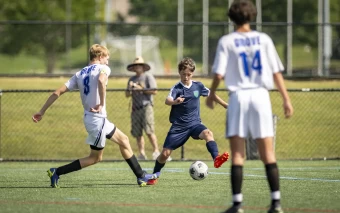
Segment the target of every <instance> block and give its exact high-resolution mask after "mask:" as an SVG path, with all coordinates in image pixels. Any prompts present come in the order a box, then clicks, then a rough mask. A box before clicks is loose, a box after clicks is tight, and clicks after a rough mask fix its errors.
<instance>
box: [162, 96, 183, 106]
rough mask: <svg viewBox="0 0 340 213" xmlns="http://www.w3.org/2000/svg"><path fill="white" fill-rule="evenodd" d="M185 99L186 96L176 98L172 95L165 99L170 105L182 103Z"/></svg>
mask: <svg viewBox="0 0 340 213" xmlns="http://www.w3.org/2000/svg"><path fill="white" fill-rule="evenodd" d="M184 99H185V98H183V97H182V96H180V97H178V98H176V99H175V100H174V99H173V97H171V96H170V97H167V98H166V99H165V104H166V105H169V106H172V105H177V104H181V103H183V101H184Z"/></svg>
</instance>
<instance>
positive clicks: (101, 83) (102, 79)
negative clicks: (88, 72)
mask: <svg viewBox="0 0 340 213" xmlns="http://www.w3.org/2000/svg"><path fill="white" fill-rule="evenodd" d="M107 78H108V77H107V75H106V73H105V72H101V73H100V74H99V77H98V93H99V100H100V102H99V104H97V105H96V106H95V107H93V108H90V112H100V111H101V110H102V107H103V106H104V104H105V95H106V82H107Z"/></svg>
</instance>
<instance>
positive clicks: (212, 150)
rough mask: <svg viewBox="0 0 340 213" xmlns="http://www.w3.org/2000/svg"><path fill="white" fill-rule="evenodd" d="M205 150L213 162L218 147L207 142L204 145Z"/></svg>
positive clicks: (213, 143)
mask: <svg viewBox="0 0 340 213" xmlns="http://www.w3.org/2000/svg"><path fill="white" fill-rule="evenodd" d="M206 146H207V149H208V151H209V152H210V154H211V157H212V158H213V160H215V158H216V157H217V155H218V147H217V144H216V142H215V141H208V142H207V143H206Z"/></svg>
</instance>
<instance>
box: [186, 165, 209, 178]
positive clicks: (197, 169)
mask: <svg viewBox="0 0 340 213" xmlns="http://www.w3.org/2000/svg"><path fill="white" fill-rule="evenodd" d="M189 174H190V176H191V177H192V179H194V180H204V179H205V178H206V177H207V176H208V166H207V164H205V163H204V162H202V161H195V162H193V163H192V164H191V165H190V169H189Z"/></svg>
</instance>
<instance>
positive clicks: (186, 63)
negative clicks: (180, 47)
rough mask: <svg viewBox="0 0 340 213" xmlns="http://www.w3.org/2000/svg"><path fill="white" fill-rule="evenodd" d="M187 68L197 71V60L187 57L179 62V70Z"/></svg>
mask: <svg viewBox="0 0 340 213" xmlns="http://www.w3.org/2000/svg"><path fill="white" fill-rule="evenodd" d="M187 68H189V70H190V71H191V72H194V71H195V69H196V64H195V61H194V60H193V59H192V58H189V57H185V58H183V59H182V60H181V61H180V62H179V64H178V72H180V71H182V70H186V69H187Z"/></svg>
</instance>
